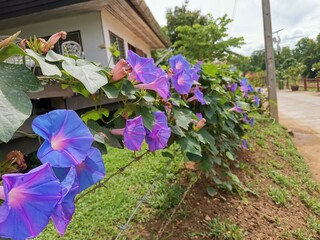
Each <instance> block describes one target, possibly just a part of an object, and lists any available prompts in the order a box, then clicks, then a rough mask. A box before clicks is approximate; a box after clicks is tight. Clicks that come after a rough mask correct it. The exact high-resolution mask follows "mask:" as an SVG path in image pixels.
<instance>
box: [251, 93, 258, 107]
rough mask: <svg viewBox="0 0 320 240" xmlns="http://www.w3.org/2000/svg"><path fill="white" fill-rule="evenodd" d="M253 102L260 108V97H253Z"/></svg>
mask: <svg viewBox="0 0 320 240" xmlns="http://www.w3.org/2000/svg"><path fill="white" fill-rule="evenodd" d="M252 102H253V103H254V105H255V106H256V107H259V106H260V99H259V97H258V95H255V96H254V97H253V100H252Z"/></svg>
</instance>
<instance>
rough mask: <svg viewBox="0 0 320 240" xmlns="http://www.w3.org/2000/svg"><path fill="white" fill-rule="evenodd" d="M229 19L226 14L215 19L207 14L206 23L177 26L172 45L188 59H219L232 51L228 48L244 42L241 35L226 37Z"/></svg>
mask: <svg viewBox="0 0 320 240" xmlns="http://www.w3.org/2000/svg"><path fill="white" fill-rule="evenodd" d="M231 21H232V20H231V19H230V18H228V17H227V16H226V15H225V16H223V17H221V18H217V19H215V20H214V19H213V18H212V16H210V15H209V16H207V23H208V24H207V25H200V24H194V25H193V26H192V27H191V26H188V25H184V26H179V27H177V28H176V29H175V30H176V33H178V40H177V41H176V42H175V43H174V44H173V47H174V48H175V49H176V52H179V53H181V54H183V55H184V56H185V57H187V58H189V59H193V60H194V59H211V60H213V59H215V58H218V59H221V58H223V57H225V56H226V55H227V54H229V53H232V51H231V50H230V48H232V47H239V46H240V45H241V44H243V43H244V42H243V38H242V37H229V38H228V34H227V30H228V28H227V25H228V24H229V23H230V22H231Z"/></svg>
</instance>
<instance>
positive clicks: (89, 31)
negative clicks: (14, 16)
mask: <svg viewBox="0 0 320 240" xmlns="http://www.w3.org/2000/svg"><path fill="white" fill-rule="evenodd" d="M19 30H21V31H22V32H21V34H20V37H21V38H29V37H30V36H34V35H36V36H38V37H41V36H50V35H52V34H54V33H56V32H59V31H66V32H72V31H77V30H80V33H81V40H82V46H83V51H84V53H85V57H86V59H88V60H91V61H95V62H100V63H101V64H102V65H103V66H106V65H107V62H108V60H107V54H106V50H105V49H104V48H103V46H104V45H105V40H104V36H103V31H102V25H101V14H100V12H98V11H96V12H91V13H85V14H81V15H77V16H72V17H65V18H59V19H54V20H49V21H43V22H40V23H33V24H26V25H22V26H20V27H17V28H11V29H5V30H3V29H2V30H0V34H1V35H9V34H13V33H15V32H17V31H19ZM117 32H118V31H117ZM107 41H108V40H107Z"/></svg>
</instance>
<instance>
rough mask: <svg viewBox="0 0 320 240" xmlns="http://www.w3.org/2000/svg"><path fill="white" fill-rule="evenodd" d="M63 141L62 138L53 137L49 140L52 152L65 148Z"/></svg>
mask: <svg viewBox="0 0 320 240" xmlns="http://www.w3.org/2000/svg"><path fill="white" fill-rule="evenodd" d="M65 145H66V144H65V141H64V139H63V137H62V136H59V135H58V136H55V137H53V138H52V139H51V147H52V149H53V150H61V149H64V148H65Z"/></svg>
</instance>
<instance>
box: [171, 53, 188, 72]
mask: <svg viewBox="0 0 320 240" xmlns="http://www.w3.org/2000/svg"><path fill="white" fill-rule="evenodd" d="M169 65H170V67H171V68H172V69H173V72H174V73H176V72H180V71H190V63H189V62H188V61H187V60H186V59H185V58H184V57H183V56H182V55H181V54H178V55H176V56H173V57H171V58H170V59H169Z"/></svg>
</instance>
